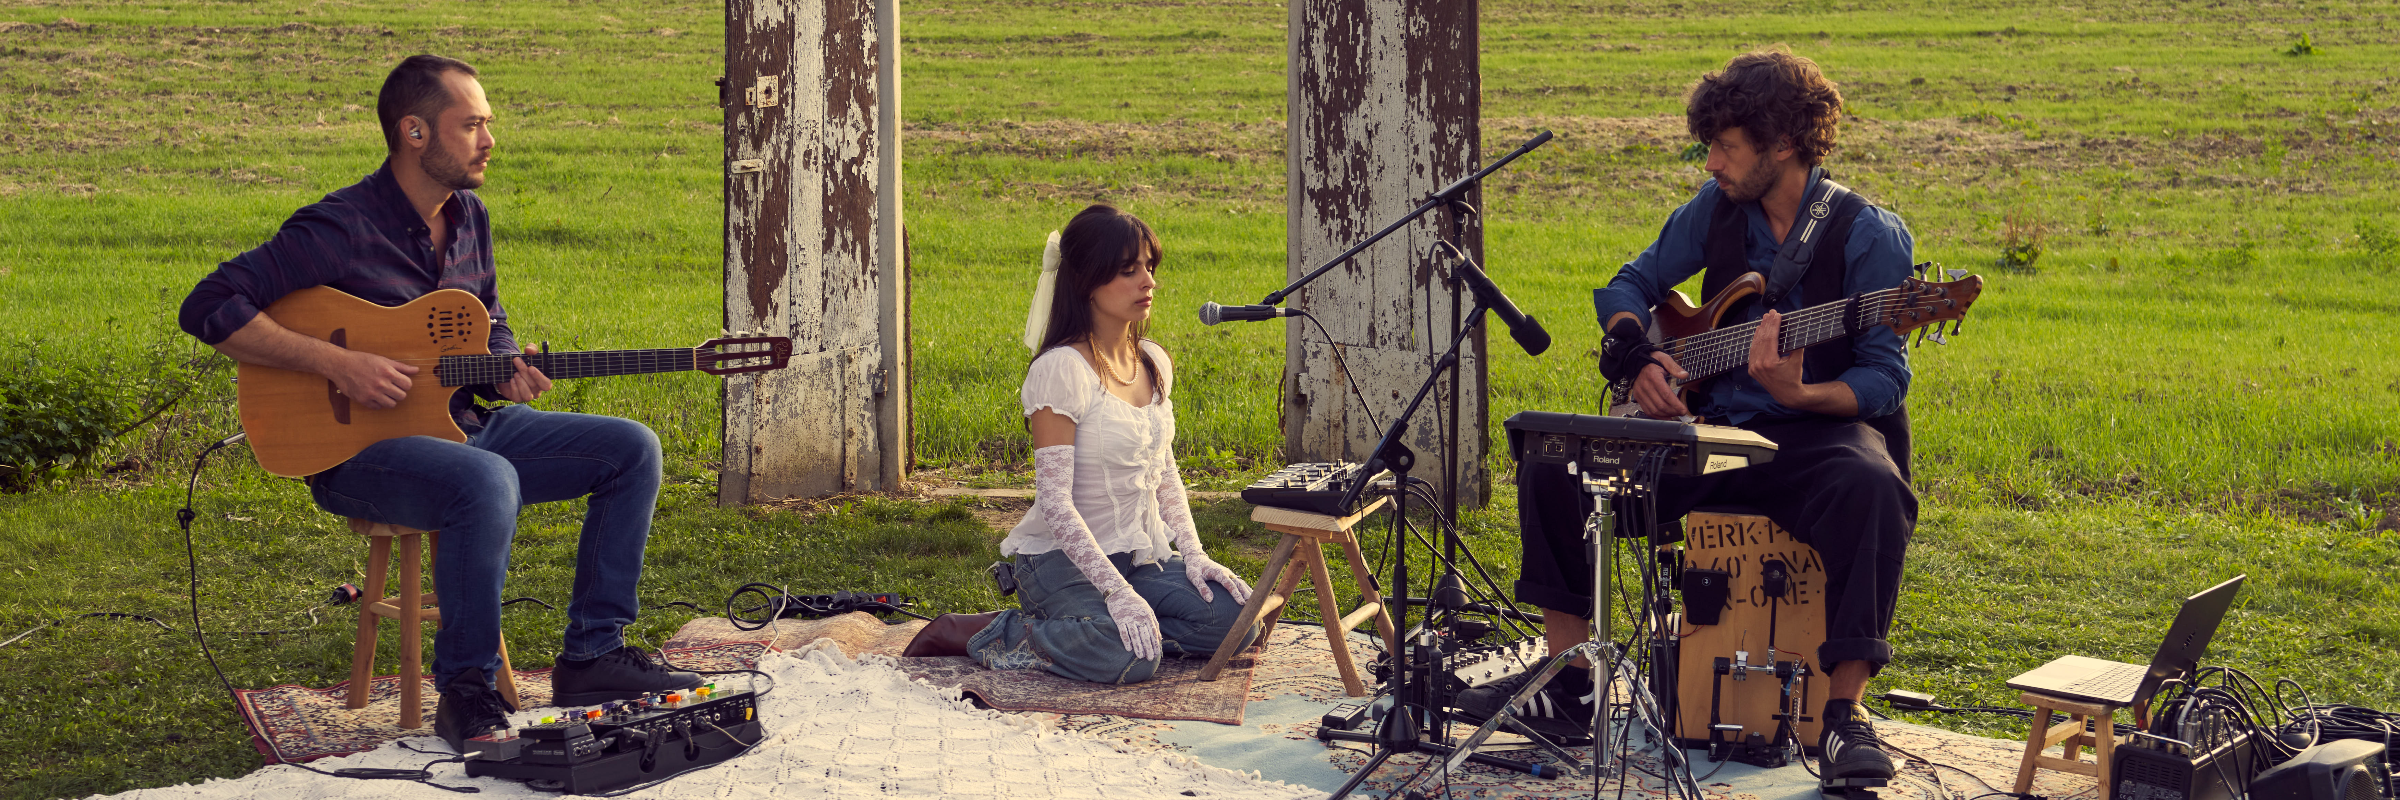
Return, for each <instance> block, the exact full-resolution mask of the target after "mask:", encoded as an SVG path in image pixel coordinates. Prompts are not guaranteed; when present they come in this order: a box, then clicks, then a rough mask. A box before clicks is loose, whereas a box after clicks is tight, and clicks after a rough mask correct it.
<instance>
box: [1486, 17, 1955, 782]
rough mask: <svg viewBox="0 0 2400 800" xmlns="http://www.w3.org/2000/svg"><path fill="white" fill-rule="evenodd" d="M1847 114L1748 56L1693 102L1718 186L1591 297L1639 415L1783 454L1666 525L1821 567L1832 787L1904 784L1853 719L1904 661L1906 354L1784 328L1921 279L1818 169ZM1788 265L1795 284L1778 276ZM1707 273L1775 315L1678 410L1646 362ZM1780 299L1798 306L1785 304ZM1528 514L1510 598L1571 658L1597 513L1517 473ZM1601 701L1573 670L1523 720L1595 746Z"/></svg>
mask: <svg viewBox="0 0 2400 800" xmlns="http://www.w3.org/2000/svg"><path fill="white" fill-rule="evenodd" d="M1841 109H1842V99H1841V95H1840V94H1839V93H1838V92H1836V91H1835V89H1834V85H1833V83H1832V82H1830V81H1827V80H1826V79H1825V77H1824V76H1823V75H1822V74H1821V73H1819V72H1818V70H1817V65H1816V64H1815V63H1814V62H1811V61H1809V60H1808V59H1805V58H1801V57H1798V56H1794V55H1792V54H1790V53H1789V52H1782V51H1779V50H1767V51H1758V52H1752V53H1747V54H1744V55H1741V56H1737V57H1735V58H1734V59H1733V60H1732V62H1731V63H1729V64H1727V65H1726V67H1725V69H1724V70H1722V71H1720V72H1715V73H1711V74H1709V75H1707V76H1705V77H1702V78H1701V79H1700V81H1699V83H1698V84H1696V85H1694V86H1693V87H1692V90H1691V92H1690V94H1689V96H1688V98H1687V101H1686V108H1685V121H1686V124H1687V127H1688V128H1689V130H1690V132H1691V135H1692V136H1693V138H1695V139H1697V140H1698V141H1700V142H1701V143H1703V144H1706V145H1707V146H1708V162H1707V169H1708V171H1709V174H1710V175H1711V176H1713V177H1714V178H1715V180H1713V181H1710V182H1708V183H1705V184H1702V185H1701V187H1700V190H1699V192H1698V193H1697V194H1696V195H1694V196H1693V198H1692V199H1691V200H1690V201H1689V202H1686V203H1684V204H1683V206H1682V207H1681V208H1678V209H1676V210H1675V211H1674V213H1672V214H1670V215H1669V216H1668V217H1667V223H1666V226H1665V227H1664V228H1663V229H1662V230H1661V231H1660V232H1659V237H1658V241H1657V242H1656V243H1654V244H1652V245H1651V246H1650V247H1649V249H1647V250H1645V251H1643V252H1642V254H1641V255H1640V256H1638V257H1636V258H1635V259H1634V260H1633V261H1632V263H1629V264H1626V265H1625V266H1624V268H1623V269H1621V270H1618V272H1617V274H1616V277H1615V279H1613V280H1611V281H1610V282H1609V284H1608V286H1607V288H1604V289H1600V290H1598V291H1596V292H1594V293H1593V303H1594V305H1595V306H1596V307H1597V309H1598V312H1599V318H1600V321H1601V326H1602V329H1603V330H1605V331H1607V333H1608V339H1607V343H1606V344H1605V345H1604V346H1603V348H1602V355H1601V359H1602V372H1603V374H1605V375H1606V376H1607V377H1608V378H1609V379H1610V380H1611V381H1612V382H1630V384H1631V386H1630V388H1631V394H1632V397H1633V399H1634V400H1636V401H1637V402H1638V403H1639V404H1640V406H1641V408H1642V410H1643V412H1644V414H1645V416H1651V417H1659V418H1675V417H1681V416H1686V415H1697V416H1701V417H1703V418H1704V419H1705V421H1707V422H1709V423H1713V424H1719V425H1734V426H1739V427H1742V428H1747V429H1750V430H1753V431H1755V432H1757V433H1759V434H1760V435H1763V436H1765V437H1766V438H1768V439H1771V440H1773V441H1774V442H1776V444H1777V445H1778V446H1779V448H1780V449H1779V451H1778V452H1777V454H1776V456H1775V459H1774V460H1773V461H1771V462H1768V463H1765V464H1761V465H1757V466H1751V467H1748V468H1744V469H1735V470H1729V471H1725V472H1718V473H1714V474H1709V475H1703V476H1698V477H1684V478H1678V477H1669V478H1666V479H1665V480H1664V481H1662V483H1661V485H1660V487H1659V490H1658V493H1657V496H1658V514H1659V519H1675V518H1678V517H1681V516H1683V515H1684V514H1685V513H1686V512H1687V511H1689V510H1691V509H1692V508H1693V507H1695V506H1700V505H1709V504H1738V505H1745V506H1750V507H1754V508H1757V509H1759V510H1760V511H1762V512H1764V513H1765V514H1766V516H1767V517H1768V518H1770V519H1772V520H1774V521H1775V523H1776V524H1778V525H1781V526H1783V527H1784V528H1785V529H1787V530H1790V531H1791V532H1792V533H1793V534H1794V535H1795V536H1797V537H1798V538H1799V539H1801V540H1802V541H1805V542H1808V543H1810V544H1811V545H1813V546H1814V547H1815V548H1816V549H1817V550H1818V551H1819V553H1820V556H1821V557H1822V559H1823V561H1824V565H1825V567H1826V578H1827V582H1826V584H1827V585H1826V587H1825V602H1826V605H1827V609H1826V614H1825V616H1826V627H1827V629H1828V630H1827V634H1826V639H1825V644H1824V646H1823V647H1822V648H1821V649H1820V650H1818V652H1817V653H1816V654H1815V655H1816V662H1815V663H1816V665H1817V666H1818V668H1819V669H1823V670H1826V671H1827V672H1829V673H1830V676H1831V681H1830V682H1831V684H1832V687H1831V690H1830V692H1829V699H1828V700H1827V702H1826V705H1825V707H1824V712H1823V713H1824V716H1823V717H1822V719H1823V722H1824V738H1823V739H1821V740H1820V741H1818V742H1815V743H1813V744H1815V745H1818V746H1821V747H1823V748H1824V750H1823V753H1824V755H1823V759H1824V769H1823V771H1822V772H1823V775H1824V776H1825V778H1826V786H1827V787H1828V788H1837V787H1847V786H1851V785H1866V784H1854V783H1847V782H1844V783H1837V781H1850V780H1854V779H1863V780H1866V781H1873V780H1876V779H1883V780H1888V779H1889V778H1891V776H1892V769H1893V767H1892V761H1891V758H1890V757H1889V756H1888V755H1886V754H1885V753H1884V752H1883V748H1882V744H1881V741H1880V740H1879V739H1878V738H1877V737H1876V735H1875V730H1874V728H1873V727H1872V726H1871V725H1870V724H1869V723H1868V721H1867V712H1866V709H1865V708H1864V707H1863V706H1860V705H1859V703H1858V701H1859V699H1860V698H1861V697H1862V696H1863V694H1864V692H1865V689H1866V684H1867V680H1868V678H1870V677H1872V676H1873V675H1874V674H1875V673H1876V672H1877V671H1878V670H1880V669H1881V668H1882V666H1883V665H1884V664H1886V663H1889V662H1890V661H1891V659H1892V648H1891V644H1890V642H1888V641H1887V640H1886V634H1887V633H1888V632H1889V631H1890V629H1891V622H1892V611H1893V607H1894V605H1895V604H1896V603H1897V601H1898V596H1899V595H1898V591H1899V581H1900V566H1901V559H1902V557H1903V556H1904V555H1905V554H1906V552H1907V549H1908V542H1909V538H1910V536H1911V534H1912V532H1913V531H1914V530H1915V525H1916V514H1917V501H1916V495H1915V494H1914V493H1913V492H1912V491H1911V490H1910V488H1909V483H1908V477H1907V475H1908V466H1907V459H1908V443H1907V439H1906V436H1907V430H1908V428H1907V425H1908V423H1907V416H1906V411H1905V410H1904V407H1903V405H1902V400H1903V398H1904V397H1905V396H1906V394H1907V391H1908V379H1909V371H1908V359H1907V353H1906V350H1905V349H1904V348H1903V347H1902V342H1901V339H1900V337H1899V336H1898V335H1897V334H1895V333H1893V331H1892V330H1890V329H1887V328H1874V329H1872V330H1861V331H1859V332H1858V333H1856V334H1855V335H1853V336H1851V337H1849V338H1848V339H1847V340H1835V341H1831V342H1827V343H1824V344H1821V345H1818V346H1817V347H1815V348H1812V349H1811V350H1808V351H1799V350H1795V351H1792V352H1778V348H1777V346H1776V343H1777V339H1776V336H1777V335H1778V332H1779V326H1780V324H1781V322H1782V319H1783V315H1784V314H1788V313H1791V312H1793V311H1795V310H1798V309H1800V308H1802V307H1804V306H1808V305H1815V304H1823V303H1829V302H1833V301H1838V300H1842V299H1843V298H1846V297H1852V296H1856V295H1860V294H1863V293H1867V292H1873V291H1876V290H1882V289H1889V288H1892V287H1895V286H1899V285H1900V284H1901V282H1902V280H1903V279H1904V278H1906V277H1907V276H1908V275H1909V272H1910V269H1909V263H1910V260H1911V255H1912V252H1913V250H1914V249H1915V241H1914V239H1912V238H1911V237H1910V236H1909V233H1908V229H1907V227H1906V226H1904V225H1903V224H1902V223H1901V221H1900V218H1899V217H1898V216H1896V215H1894V214H1892V213H1891V212H1889V211H1886V210H1883V209H1881V208H1876V207H1874V206H1872V205H1868V204H1867V203H1866V202H1864V201H1863V200H1860V199H1859V198H1858V197H1857V195H1855V194H1851V193H1849V192H1848V191H1847V190H1842V189H1840V188H1839V187H1838V186H1836V185H1834V184H1833V183H1832V181H1830V180H1828V179H1827V177H1826V174H1825V170H1824V169H1822V168H1821V167H1819V166H1818V165H1819V163H1821V162H1822V161H1823V160H1824V158H1825V156H1826V155H1827V154H1828V153H1829V152H1831V151H1832V149H1833V147H1834V135H1835V125H1836V123H1837V121H1838V119H1839V116H1840V113H1841ZM1829 190H1831V191H1829ZM1779 254H1780V256H1779ZM1786 260H1788V261H1795V262H1797V263H1798V264H1799V265H1803V266H1802V267H1801V269H1799V270H1792V269H1790V267H1791V266H1792V265H1788V264H1786V265H1779V264H1778V262H1779V261H1786ZM1812 264H1813V266H1808V265H1812ZM1779 266H1781V267H1783V268H1784V269H1782V270H1779V269H1778V267H1779ZM1703 270H1705V271H1706V276H1705V277H1704V278H1703V287H1704V288H1703V291H1704V293H1705V295H1706V296H1708V297H1711V298H1713V297H1715V296H1716V294H1717V293H1718V292H1720V291H1723V290H1724V288H1725V287H1726V286H1728V285H1730V284H1732V283H1734V282H1735V280H1736V279H1738V278H1741V277H1742V276H1743V275H1745V274H1748V273H1753V272H1755V273H1760V274H1762V275H1764V276H1766V277H1767V281H1766V294H1767V295H1768V296H1769V297H1771V298H1772V299H1760V300H1756V301H1752V302H1749V303H1748V305H1747V307H1746V308H1738V309H1736V310H1735V311H1733V312H1732V313H1731V314H1730V315H1729V316H1728V317H1727V318H1726V319H1724V320H1723V322H1724V323H1727V324H1731V323H1741V322H1749V321H1758V322H1759V325H1758V328H1757V330H1756V333H1755V335H1753V336H1752V337H1750V343H1749V348H1748V359H1747V360H1748V371H1747V373H1743V372H1741V371H1738V370H1737V371H1735V372H1732V373H1728V374H1725V375H1723V376H1722V377H1719V378H1716V379H1715V380H1714V381H1713V382H1710V383H1705V384H1695V386H1694V387H1693V388H1696V389H1697V390H1698V391H1693V392H1691V393H1690V394H1684V393H1683V391H1689V390H1679V389H1677V388H1676V387H1675V386H1673V385H1672V384H1671V383H1670V380H1669V379H1670V378H1677V379H1680V378H1684V377H1688V373H1686V372H1685V370H1684V369H1683V368H1682V367H1680V366H1678V365H1677V364H1676V363H1675V360H1674V359H1673V358H1671V357H1669V356H1668V355H1667V354H1666V353H1664V352H1660V351H1658V350H1656V349H1655V348H1652V347H1650V346H1648V340H1647V337H1646V336H1645V328H1646V327H1647V326H1648V325H1649V323H1650V321H1651V320H1650V314H1651V313H1652V312H1651V309H1652V307H1654V306H1657V305H1659V304H1660V303H1661V302H1663V301H1665V300H1666V299H1667V297H1668V294H1669V292H1670V291H1671V290H1672V289H1673V288H1674V287H1675V286H1676V285H1677V284H1680V283H1682V282H1683V281H1684V280H1686V279H1688V278H1690V277H1692V276H1693V275H1694V274H1697V273H1701V272H1702V271H1703ZM1778 272H1796V273H1798V274H1797V275H1793V276H1789V277H1787V276H1785V275H1778V274H1777V273H1778ZM1779 287H1780V288H1783V289H1785V290H1786V291H1784V292H1783V293H1782V294H1780V295H1777V290H1778V288H1779ZM1619 385H1620V386H1622V385H1623V383H1620V384H1619ZM1537 467H1538V468H1537ZM1518 508H1519V512H1518V513H1519V522H1520V525H1521V527H1522V529H1523V534H1524V560H1523V562H1522V563H1523V570H1524V572H1523V578H1522V579H1521V580H1519V581H1518V582H1517V585H1516V594H1517V599H1518V600H1519V601H1522V602H1527V603H1531V604H1534V605H1537V606H1540V607H1541V608H1542V609H1543V611H1544V618H1545V621H1546V622H1547V625H1546V626H1545V627H1546V631H1547V633H1546V638H1548V639H1549V640H1550V642H1549V643H1550V647H1551V652H1562V651H1563V650H1564V648H1567V647H1571V646H1573V645H1575V644H1577V643H1580V642H1583V641H1585V640H1586V639H1587V638H1589V635H1590V627H1589V623H1588V621H1587V620H1588V619H1589V615H1590V614H1591V613H1592V586H1591V582H1592V570H1591V566H1590V560H1589V558H1588V557H1587V556H1586V555H1585V540H1584V537H1583V527H1584V520H1585V517H1586V516H1587V515H1588V514H1589V513H1590V512H1591V511H1592V509H1591V507H1590V503H1589V501H1588V500H1587V499H1586V498H1585V497H1584V496H1583V494H1582V493H1581V492H1580V486H1579V482H1578V480H1577V479H1576V478H1575V477H1574V476H1573V475H1571V474H1570V473H1568V472H1567V471H1566V470H1564V469H1560V468H1557V467H1554V466H1550V465H1526V466H1522V467H1520V473H1519V477H1518ZM1522 685H1523V684H1522V683H1521V682H1517V681H1503V682H1501V683H1499V684H1495V685H1493V686H1491V687H1487V688H1485V689H1479V690H1471V691H1469V692H1465V693H1462V694H1461V695H1460V698H1459V705H1460V707H1461V709H1462V710H1463V711H1465V712H1467V713H1468V714H1470V715H1477V714H1480V715H1482V716H1486V717H1488V716H1489V715H1490V714H1492V713H1495V712H1497V711H1498V710H1499V705H1500V704H1501V703H1505V702H1507V698H1509V697H1510V696H1511V695H1513V694H1514V693H1515V691H1516V690H1517V688H1518V687H1520V686H1522ZM1590 693H1591V673H1590V672H1589V671H1588V669H1583V670H1578V669H1568V670H1566V671H1565V672H1563V673H1561V674H1560V676H1559V677H1558V678H1557V679H1554V680H1553V682H1552V683H1550V684H1549V685H1548V686H1547V687H1545V691H1544V692H1541V693H1537V694H1536V695H1535V698H1534V699H1529V700H1528V701H1527V703H1526V705H1527V706H1529V708H1526V709H1522V710H1521V713H1523V714H1526V715H1527V716H1531V717H1535V718H1540V717H1549V718H1551V719H1552V720H1556V721H1560V722H1563V721H1565V720H1576V721H1583V722H1584V724H1583V725H1578V726H1577V727H1579V728H1580V727H1586V726H1588V721H1589V720H1590V719H1591V718H1592V713H1591V712H1592V707H1591V705H1589V704H1588V703H1587V702H1585V700H1584V698H1585V697H1586V696H1588V695H1589V694H1590ZM1686 713H1690V712H1689V711H1687V712H1686ZM1554 724H1555V723H1554Z"/></svg>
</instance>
